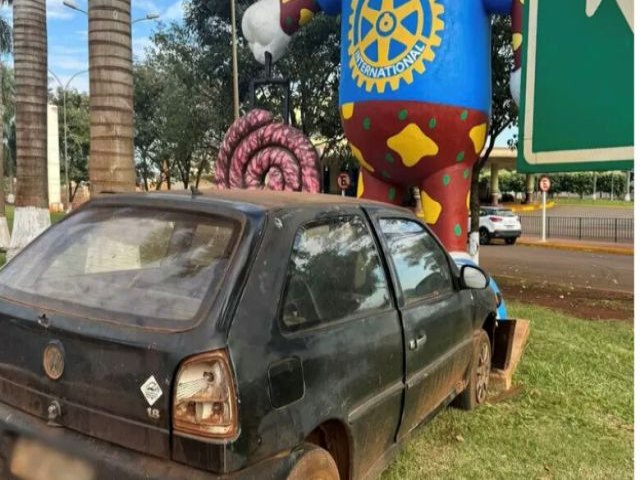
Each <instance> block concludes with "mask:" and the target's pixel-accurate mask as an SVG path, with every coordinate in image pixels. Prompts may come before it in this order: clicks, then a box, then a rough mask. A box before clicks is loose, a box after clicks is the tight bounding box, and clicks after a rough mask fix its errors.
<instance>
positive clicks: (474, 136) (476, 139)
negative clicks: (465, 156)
mask: <svg viewBox="0 0 640 480" xmlns="http://www.w3.org/2000/svg"><path fill="white" fill-rule="evenodd" d="M469 138H470V139H471V141H472V142H473V148H474V150H475V151H476V154H478V153H480V152H481V151H482V147H484V141H485V140H486V139H487V124H486V123H483V124H482V125H477V126H475V127H473V128H472V129H471V131H470V132H469Z"/></svg>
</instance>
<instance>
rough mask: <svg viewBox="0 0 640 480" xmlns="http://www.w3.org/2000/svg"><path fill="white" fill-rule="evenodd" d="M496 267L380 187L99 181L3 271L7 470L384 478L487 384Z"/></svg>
mask: <svg viewBox="0 0 640 480" xmlns="http://www.w3.org/2000/svg"><path fill="white" fill-rule="evenodd" d="M487 285H488V280H487V276H486V275H485V274H484V273H483V272H482V271H481V270H480V269H478V268H476V267H474V266H464V267H462V268H461V269H458V267H457V266H456V264H455V263H454V262H453V261H452V259H451V258H450V256H449V255H448V254H447V253H446V251H445V250H444V249H443V247H442V245H441V244H440V242H439V241H438V240H437V239H436V238H435V237H434V236H433V234H432V233H431V232H430V230H429V229H428V228H426V227H425V226H424V224H422V223H421V222H420V221H418V220H417V219H416V218H415V217H414V216H413V214H412V213H411V212H410V211H408V210H403V209H400V208H396V207H391V206H388V205H384V204H379V203H374V202H360V201H356V200H349V199H345V198H341V197H336V196H324V195H309V194H294V193H273V192H269V193H267V192H248V191H215V192H205V193H200V192H195V193H193V194H188V193H183V194H140V195H113V196H106V197H103V198H100V199H97V200H94V201H92V202H89V203H88V204H87V205H86V206H84V207H82V208H81V209H79V210H78V211H76V212H75V213H73V214H71V215H69V216H68V217H67V218H66V219H65V220H63V221H62V222H60V223H58V224H57V225H55V226H53V227H52V228H50V229H49V230H48V231H47V232H45V233H44V234H43V235H41V236H40V237H39V238H38V239H37V240H35V241H34V242H33V243H32V244H31V245H30V246H29V247H27V248H26V249H25V250H24V251H23V252H22V253H20V254H19V255H18V256H17V257H15V258H14V259H13V260H12V261H11V262H10V263H9V264H8V265H7V266H6V267H5V268H4V269H2V270H0V332H1V334H0V478H3V479H4V478H18V479H27V480H42V479H46V480H60V479H68V478H73V479H74V480H97V479H116V478H117V479H151V478H153V479H156V478H157V479H181V480H183V479H190V480H198V479H290V480H302V479H305V480H306V479H328V480H335V479H338V478H340V479H362V478H372V477H375V476H377V475H378V474H379V473H380V472H381V471H382V470H383V469H384V467H385V466H386V465H387V464H388V462H389V460H390V458H391V456H392V455H393V453H394V452H395V451H396V447H397V446H398V445H399V444H400V443H401V442H402V440H403V439H405V438H406V437H407V436H408V435H409V434H410V433H411V431H412V430H413V429H415V428H416V427H417V426H418V425H419V424H420V423H422V422H423V421H425V420H426V419H428V418H430V417H432V416H433V415H434V414H435V413H436V412H437V411H438V410H439V409H441V408H442V407H444V406H446V405H447V404H448V403H450V402H452V401H455V402H457V403H458V404H459V405H460V406H462V407H463V408H469V409H470V408H473V407H474V406H475V405H477V404H479V403H482V402H483V401H484V398H485V396H486V391H487V385H488V378H489V370H490V365H491V349H492V337H493V332H494V328H495V311H496V306H495V298H494V295H493V294H492V293H491V291H490V290H489V289H488V288H487Z"/></svg>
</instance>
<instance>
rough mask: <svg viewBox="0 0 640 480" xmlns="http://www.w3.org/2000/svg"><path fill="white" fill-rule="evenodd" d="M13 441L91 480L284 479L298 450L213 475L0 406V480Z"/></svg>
mask: <svg viewBox="0 0 640 480" xmlns="http://www.w3.org/2000/svg"><path fill="white" fill-rule="evenodd" d="M19 439H32V440H34V441H37V442H38V443H40V444H42V445H44V446H46V447H48V448H49V449H51V450H53V451H56V452H60V453H63V454H66V455H68V456H70V457H72V458H74V459H78V460H81V461H84V462H86V464H88V465H89V466H90V468H91V470H93V472H94V474H95V475H94V476H93V477H92V478H93V480H103V479H105V480H106V479H114V478H117V479H118V480H138V479H139V480H143V479H144V480H148V479H166V480H174V479H175V480H184V479H189V480H249V479H256V480H257V479H271V480H279V479H285V478H286V477H287V474H288V473H289V472H290V471H291V468H292V467H293V465H294V464H295V462H296V460H297V459H298V458H299V456H300V455H301V454H302V453H303V450H302V449H301V450H300V451H293V452H285V453H283V454H282V455H278V456H275V457H272V458H270V459H267V460H264V461H262V462H260V463H257V464H255V465H252V466H251V467H248V468H246V469H243V470H240V471H238V472H234V473H230V474H225V475H217V474H213V473H210V472H205V471H202V470H197V469H194V468H191V467H188V466H186V465H182V464H179V463H176V462H173V461H171V460H165V459H161V458H155V457H151V456H148V455H144V454H141V453H138V452H134V451H132V450H127V449H125V448H122V447H118V446H116V445H113V444H110V443H107V442H104V441H100V440H96V439H94V438H91V437H87V436H85V435H82V434H80V433H77V432H73V431H70V430H67V429H64V428H56V427H50V426H48V425H47V424H46V423H45V422H44V421H42V420H40V419H38V418H36V417H33V416H31V415H29V414H26V413H24V412H21V411H19V410H16V409H15V408H13V407H9V406H7V405H5V404H4V403H2V402H0V479H3V480H4V479H13V478H14V477H13V476H12V475H11V474H10V466H11V461H12V456H13V454H14V450H15V446H16V444H17V442H18V441H19Z"/></svg>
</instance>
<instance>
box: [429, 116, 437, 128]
mask: <svg viewBox="0 0 640 480" xmlns="http://www.w3.org/2000/svg"><path fill="white" fill-rule="evenodd" d="M437 124H438V122H436V119H435V118H432V119H431V120H429V128H436V125H437Z"/></svg>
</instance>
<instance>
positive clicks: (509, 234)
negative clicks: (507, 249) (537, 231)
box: [491, 230, 522, 238]
mask: <svg viewBox="0 0 640 480" xmlns="http://www.w3.org/2000/svg"><path fill="white" fill-rule="evenodd" d="M520 235H522V230H495V231H494V232H493V233H492V234H491V236H492V237H494V238H518V237H519V236H520Z"/></svg>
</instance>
